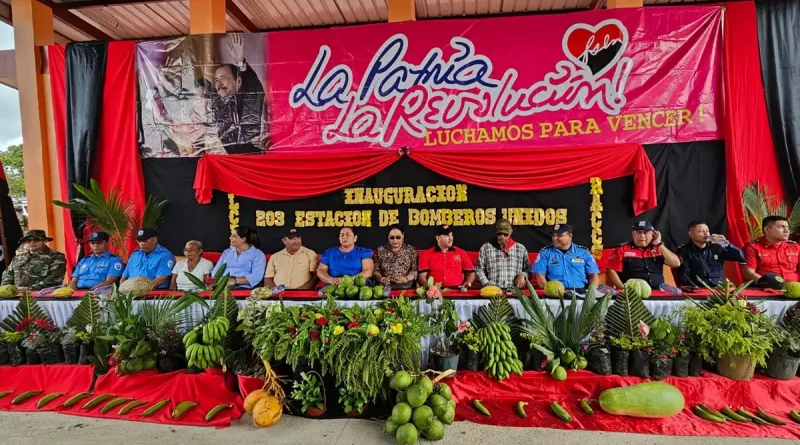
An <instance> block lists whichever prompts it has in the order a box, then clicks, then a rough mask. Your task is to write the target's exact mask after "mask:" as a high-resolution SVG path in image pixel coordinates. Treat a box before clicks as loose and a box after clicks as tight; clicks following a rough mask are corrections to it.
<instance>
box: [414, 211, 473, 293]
mask: <svg viewBox="0 0 800 445" xmlns="http://www.w3.org/2000/svg"><path fill="white" fill-rule="evenodd" d="M428 275H430V276H431V277H433V281H434V282H436V283H442V286H444V287H449V288H455V287H458V288H459V289H461V290H462V291H463V290H465V289H467V288H469V287H470V286H472V282H473V281H475V266H473V265H472V260H470V259H469V256H468V255H467V252H466V251H465V250H462V249H459V248H458V247H454V246H453V228H452V227H450V226H441V227H438V228H437V229H436V245H435V246H433V247H431V248H430V249H428V250H426V251H424V252H422V255H420V257H419V283H420V284H421V285H422V286H425V285H426V284H427V282H428Z"/></svg>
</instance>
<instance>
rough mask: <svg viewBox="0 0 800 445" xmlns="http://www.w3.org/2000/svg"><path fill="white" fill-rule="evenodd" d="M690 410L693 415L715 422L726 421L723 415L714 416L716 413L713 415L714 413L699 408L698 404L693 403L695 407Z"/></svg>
mask: <svg viewBox="0 0 800 445" xmlns="http://www.w3.org/2000/svg"><path fill="white" fill-rule="evenodd" d="M692 412H693V413H694V415H695V416H697V417H699V418H701V419H705V420H709V421H711V422H715V423H725V422H726V420H725V418H724V417H721V416H719V417H718V416H716V415H714V414H712V413H710V412H708V411H705V410H703V409H701V408H700V405H695V407H694V408H692Z"/></svg>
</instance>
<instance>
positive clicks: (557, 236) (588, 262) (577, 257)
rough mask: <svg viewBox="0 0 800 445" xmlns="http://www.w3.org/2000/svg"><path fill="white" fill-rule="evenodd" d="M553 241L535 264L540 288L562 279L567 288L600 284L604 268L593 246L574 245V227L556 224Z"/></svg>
mask: <svg viewBox="0 0 800 445" xmlns="http://www.w3.org/2000/svg"><path fill="white" fill-rule="evenodd" d="M552 240H553V244H550V245H549V246H546V247H544V248H542V250H541V251H539V256H537V257H536V261H535V262H534V263H533V266H532V267H531V273H533V274H535V275H536V282H537V283H538V284H539V286H540V287H544V285H545V284H546V283H547V282H548V281H553V280H558V281H560V282H561V283H562V284H563V285H564V287H565V288H567V289H585V288H586V287H587V286H588V285H591V286H593V287H594V286H597V284H598V282H599V277H598V274H599V273H600V269H599V268H598V267H597V262H596V261H595V260H594V257H593V256H592V253H591V252H590V251H589V249H587V248H585V247H583V246H579V245H577V244H573V242H572V226H571V225H569V224H556V225H555V226H553V233H552Z"/></svg>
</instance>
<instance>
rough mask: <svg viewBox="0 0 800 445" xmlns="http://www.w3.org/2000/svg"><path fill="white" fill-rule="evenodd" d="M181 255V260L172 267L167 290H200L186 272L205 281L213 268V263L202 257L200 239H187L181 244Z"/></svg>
mask: <svg viewBox="0 0 800 445" xmlns="http://www.w3.org/2000/svg"><path fill="white" fill-rule="evenodd" d="M183 256H185V257H186V258H184V259H183V260H181V261H178V262H177V263H176V264H175V267H173V268H172V280H171V281H170V283H169V290H182V291H194V292H197V291H200V290H201V289H200V288H198V287H197V286H195V284H194V283H192V281H191V280H189V278H187V277H186V274H187V273H188V274H191V275H192V276H193V277H195V278H197V279H198V280H200V281H201V282H203V283H205V282H206V278H208V276H209V274H210V273H211V269H213V268H214V263H212V262H211V261H209V260H207V259H205V258H203V243H201V242H200V241H195V240H192V241H188V242H187V243H186V245H185V246H183Z"/></svg>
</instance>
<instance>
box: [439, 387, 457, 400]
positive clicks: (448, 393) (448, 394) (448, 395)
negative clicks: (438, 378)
mask: <svg viewBox="0 0 800 445" xmlns="http://www.w3.org/2000/svg"><path fill="white" fill-rule="evenodd" d="M436 394H439V395H440V396H442V397H444V398H445V399H447V400H450V399H452V398H453V391H452V390H451V389H450V386H449V385H448V384H447V383H439V384H438V385H436Z"/></svg>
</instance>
